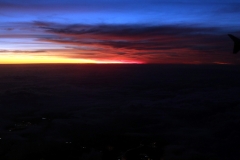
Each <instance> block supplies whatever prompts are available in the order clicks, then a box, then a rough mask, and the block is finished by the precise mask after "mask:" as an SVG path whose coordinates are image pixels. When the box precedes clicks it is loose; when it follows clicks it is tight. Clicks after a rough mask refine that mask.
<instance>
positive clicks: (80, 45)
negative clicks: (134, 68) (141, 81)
mask: <svg viewBox="0 0 240 160" xmlns="http://www.w3.org/2000/svg"><path fill="white" fill-rule="evenodd" d="M239 15H240V2H239V1H237V0H229V1H226V0H225V1H223V0H201V1H200V0H195V1H190V0H181V1H179V0H138V1H135V0H111V1H110V0H98V1H97V0H88V1H81V0H78V1H77V0H61V1H58V0H46V1H44V0H42V1H34V0H1V1H0V22H1V24H0V55H1V58H2V61H1V62H0V63H13V62H14V58H15V59H16V61H18V62H20V61H21V62H24V59H25V60H27V61H28V62H32V63H34V62H40V61H45V60H46V58H47V59H48V60H49V61H47V62H51V61H58V60H59V61H61V62H62V60H63V59H65V60H66V62H67V61H68V62H145V63H231V64H236V63H237V64H238V63H239V62H240V61H239V58H238V55H232V54H231V52H232V47H233V43H232V41H231V40H230V39H229V38H228V37H227V34H228V33H232V34H235V35H236V36H240V20H239ZM57 57H58V58H60V59H55V60H54V58H57ZM21 59H22V60H21ZM65 60H64V61H65ZM84 60H87V61H84ZM88 60H90V61H88Z"/></svg>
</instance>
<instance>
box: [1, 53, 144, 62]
mask: <svg viewBox="0 0 240 160" xmlns="http://www.w3.org/2000/svg"><path fill="white" fill-rule="evenodd" d="M39 63H40V64H47V63H66V64H67V63H79V64H89V63H91V64H143V63H144V62H140V61H130V60H105V59H104V60H101V59H97V60H94V59H81V58H66V57H59V56H33V55H0V64H39Z"/></svg>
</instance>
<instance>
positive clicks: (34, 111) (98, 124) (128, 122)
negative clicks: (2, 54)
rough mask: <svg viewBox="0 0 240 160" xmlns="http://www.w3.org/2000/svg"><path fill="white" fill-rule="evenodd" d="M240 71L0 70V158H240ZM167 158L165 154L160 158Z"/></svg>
mask: <svg viewBox="0 0 240 160" xmlns="http://www.w3.org/2000/svg"><path fill="white" fill-rule="evenodd" d="M239 135H240V66H230V65H205V66H203V65H0V159H1V160H26V159H31V160H35V159H36V160H40V159H42V160H47V159H51V160H53V159H83V160H90V159H91V160H100V159H102V158H101V157H103V156H106V153H107V151H108V150H107V149H109V148H110V150H111V149H113V150H114V153H115V157H116V159H118V158H117V157H120V156H121V155H122V154H123V153H124V152H125V151H126V150H128V149H130V148H134V147H137V146H138V145H139V143H140V142H141V141H148V142H150V141H151V142H153V141H154V142H157V145H158V148H159V150H161V152H159V154H160V153H161V156H162V157H163V158H164V159H165V160H200V159H204V160H206V159H207V160H218V159H219V160H229V159H231V160H238V159H239V157H240V155H239V146H240V137H239ZM162 152H163V154H162Z"/></svg>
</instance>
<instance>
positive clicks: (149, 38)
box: [34, 22, 232, 61]
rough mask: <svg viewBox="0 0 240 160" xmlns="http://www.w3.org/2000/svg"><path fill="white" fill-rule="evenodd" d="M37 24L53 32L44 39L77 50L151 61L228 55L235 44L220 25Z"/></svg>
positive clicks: (43, 39) (207, 59)
mask: <svg viewBox="0 0 240 160" xmlns="http://www.w3.org/2000/svg"><path fill="white" fill-rule="evenodd" d="M34 25H35V26H37V27H39V28H41V29H43V30H44V31H45V32H46V33H48V34H49V35H51V36H49V37H46V38H40V39H39V40H41V41H46V42H51V43H57V44H61V45H66V46H72V49H74V50H82V51H89V52H90V51H91V52H90V53H91V55H94V54H95V55H97V54H102V56H103V57H104V56H106V55H107V54H108V55H109V54H111V55H116V56H119V55H121V56H125V57H130V58H132V57H135V58H136V57H137V58H138V59H139V58H140V59H145V60H146V61H151V60H152V59H155V60H156V59H159V60H160V59H162V58H166V57H168V58H169V57H171V58H176V59H184V58H186V56H187V55H188V56H189V57H191V59H199V58H200V59H206V61H209V60H210V59H211V58H217V59H219V58H220V59H221V57H222V59H224V58H225V55H226V54H227V52H229V53H230V50H231V47H232V44H231V43H232V42H231V41H229V39H228V37H227V36H226V33H222V31H221V29H220V28H217V27H197V26H194V25H192V26H181V25H163V26H160V25H159V26H150V25H132V24H129V25H107V24H105V25H104V24H102V25H87V24H74V25H64V24H56V23H47V22H34ZM70 48H71V47H70ZM81 54H82V53H79V57H81ZM201 55H204V56H205V57H201ZM223 57H224V58H223ZM186 59H187V58H186Z"/></svg>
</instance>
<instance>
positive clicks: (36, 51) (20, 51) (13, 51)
mask: <svg viewBox="0 0 240 160" xmlns="http://www.w3.org/2000/svg"><path fill="white" fill-rule="evenodd" d="M7 52H11V53H44V52H47V51H45V50H32V51H30V50H0V54H1V53H7Z"/></svg>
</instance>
